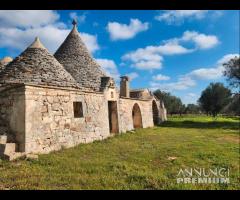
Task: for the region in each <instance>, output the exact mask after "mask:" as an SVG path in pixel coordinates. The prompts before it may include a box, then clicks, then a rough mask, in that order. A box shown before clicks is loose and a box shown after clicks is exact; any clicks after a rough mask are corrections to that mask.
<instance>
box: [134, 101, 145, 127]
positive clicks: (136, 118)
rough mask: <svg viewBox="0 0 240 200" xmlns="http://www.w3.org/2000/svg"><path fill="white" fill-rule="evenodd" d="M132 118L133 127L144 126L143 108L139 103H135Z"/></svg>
mask: <svg viewBox="0 0 240 200" xmlns="http://www.w3.org/2000/svg"><path fill="white" fill-rule="evenodd" d="M132 118H133V127H134V128H135V129H136V128H142V127H143V126H142V115H141V110H140V108H139V105H138V104H137V103H135V104H134V106H133V110H132Z"/></svg>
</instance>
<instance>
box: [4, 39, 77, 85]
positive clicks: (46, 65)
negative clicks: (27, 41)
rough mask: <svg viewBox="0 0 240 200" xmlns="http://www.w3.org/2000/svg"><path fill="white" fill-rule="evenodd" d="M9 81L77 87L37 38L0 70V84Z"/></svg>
mask: <svg viewBox="0 0 240 200" xmlns="http://www.w3.org/2000/svg"><path fill="white" fill-rule="evenodd" d="M11 83H28V84H38V85H50V86H60V87H76V88H77V87H78V84H77V82H76V81H75V80H74V78H73V77H72V76H71V75H70V74H69V73H68V72H67V71H66V70H65V68H64V67H63V66H62V65H61V64H60V63H59V62H58V61H57V60H56V59H55V58H54V56H53V55H51V54H50V53H49V52H48V50H47V49H46V48H45V47H44V46H43V45H42V43H41V42H40V40H39V38H36V39H35V41H34V42H33V43H32V44H31V45H30V46H29V47H28V48H27V49H26V50H25V51H24V52H23V53H21V55H20V56H18V57H16V58H15V59H14V60H13V61H12V62H10V63H9V64H8V65H6V66H5V68H4V69H3V70H2V71H0V84H11Z"/></svg>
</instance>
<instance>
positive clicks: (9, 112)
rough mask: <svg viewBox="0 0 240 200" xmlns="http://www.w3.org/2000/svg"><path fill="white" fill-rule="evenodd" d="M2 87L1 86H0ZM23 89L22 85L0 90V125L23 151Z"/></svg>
mask: <svg viewBox="0 0 240 200" xmlns="http://www.w3.org/2000/svg"><path fill="white" fill-rule="evenodd" d="M1 89H2V88H1ZM24 119H25V91H24V86H22V87H16V88H11V89H8V90H1V91H0V127H1V130H2V131H3V130H4V133H0V134H7V135H9V137H8V140H11V142H15V141H16V142H17V143H18V144H19V150H20V151H24V143H25V121H24Z"/></svg>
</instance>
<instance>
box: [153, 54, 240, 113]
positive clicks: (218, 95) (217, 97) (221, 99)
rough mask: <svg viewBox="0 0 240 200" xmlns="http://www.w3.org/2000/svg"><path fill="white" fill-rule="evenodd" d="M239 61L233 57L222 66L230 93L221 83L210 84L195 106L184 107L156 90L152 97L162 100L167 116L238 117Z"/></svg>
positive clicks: (177, 99)
mask: <svg viewBox="0 0 240 200" xmlns="http://www.w3.org/2000/svg"><path fill="white" fill-rule="evenodd" d="M239 65H240V59H239V57H235V58H233V59H231V60H230V61H229V62H228V63H225V64H224V67H225V71H224V76H225V77H226V78H227V81H228V83H229V87H230V88H232V89H233V90H234V91H236V92H232V91H231V90H230V89H229V88H227V87H225V86H224V85H223V84H222V83H210V85H209V86H208V87H207V88H206V89H205V90H203V91H202V93H201V96H200V98H199V99H198V102H197V104H188V105H185V104H183V103H182V101H181V99H180V98H178V97H176V96H174V95H172V94H171V93H169V92H164V91H161V90H156V91H155V92H154V95H155V96H156V97H157V98H159V99H161V100H163V102H164V104H165V107H166V109H167V112H168V114H170V115H173V114H179V115H182V114H201V113H205V114H207V115H212V116H213V117H216V116H217V115H218V114H219V113H222V114H227V115H238V116H239V115H240V90H239V89H240V66H239Z"/></svg>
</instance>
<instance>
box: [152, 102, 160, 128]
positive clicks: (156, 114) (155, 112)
mask: <svg viewBox="0 0 240 200" xmlns="http://www.w3.org/2000/svg"><path fill="white" fill-rule="evenodd" d="M152 113H153V124H154V126H156V125H158V121H159V111H158V107H157V103H156V101H153V102H152Z"/></svg>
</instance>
